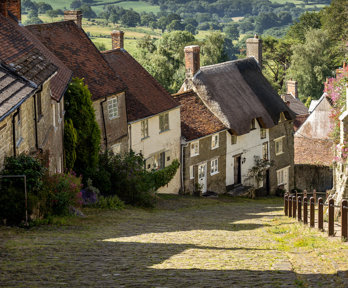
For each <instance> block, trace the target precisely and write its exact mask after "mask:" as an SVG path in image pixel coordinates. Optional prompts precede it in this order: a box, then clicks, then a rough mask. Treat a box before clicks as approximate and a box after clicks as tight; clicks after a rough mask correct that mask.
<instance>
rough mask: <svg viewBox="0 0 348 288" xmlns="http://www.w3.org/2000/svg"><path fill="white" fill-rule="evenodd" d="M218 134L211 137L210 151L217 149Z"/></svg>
mask: <svg viewBox="0 0 348 288" xmlns="http://www.w3.org/2000/svg"><path fill="white" fill-rule="evenodd" d="M219 138H220V137H219V134H214V135H213V136H211V150H213V149H216V148H219V140H220V139H219Z"/></svg>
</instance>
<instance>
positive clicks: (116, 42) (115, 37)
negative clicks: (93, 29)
mask: <svg viewBox="0 0 348 288" xmlns="http://www.w3.org/2000/svg"><path fill="white" fill-rule="evenodd" d="M123 36H124V32H123V31H119V30H114V31H112V32H111V44H112V49H118V48H121V49H122V48H123V44H124V37H123Z"/></svg>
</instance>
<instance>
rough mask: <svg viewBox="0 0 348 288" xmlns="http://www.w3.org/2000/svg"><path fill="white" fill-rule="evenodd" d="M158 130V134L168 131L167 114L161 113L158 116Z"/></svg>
mask: <svg viewBox="0 0 348 288" xmlns="http://www.w3.org/2000/svg"><path fill="white" fill-rule="evenodd" d="M158 120H159V130H160V133H162V132H165V131H168V130H169V113H163V114H161V115H159V117H158Z"/></svg>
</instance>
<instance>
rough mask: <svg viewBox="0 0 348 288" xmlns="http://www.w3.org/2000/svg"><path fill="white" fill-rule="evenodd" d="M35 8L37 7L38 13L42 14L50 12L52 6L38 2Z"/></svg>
mask: <svg viewBox="0 0 348 288" xmlns="http://www.w3.org/2000/svg"><path fill="white" fill-rule="evenodd" d="M37 7H38V12H39V13H41V14H43V13H46V12H47V11H48V10H52V9H53V8H52V6H51V5H49V4H47V3H45V2H39V3H37Z"/></svg>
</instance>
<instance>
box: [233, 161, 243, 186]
mask: <svg viewBox="0 0 348 288" xmlns="http://www.w3.org/2000/svg"><path fill="white" fill-rule="evenodd" d="M241 159H242V156H241V155H239V156H235V157H234V184H241V183H242V165H241Z"/></svg>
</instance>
